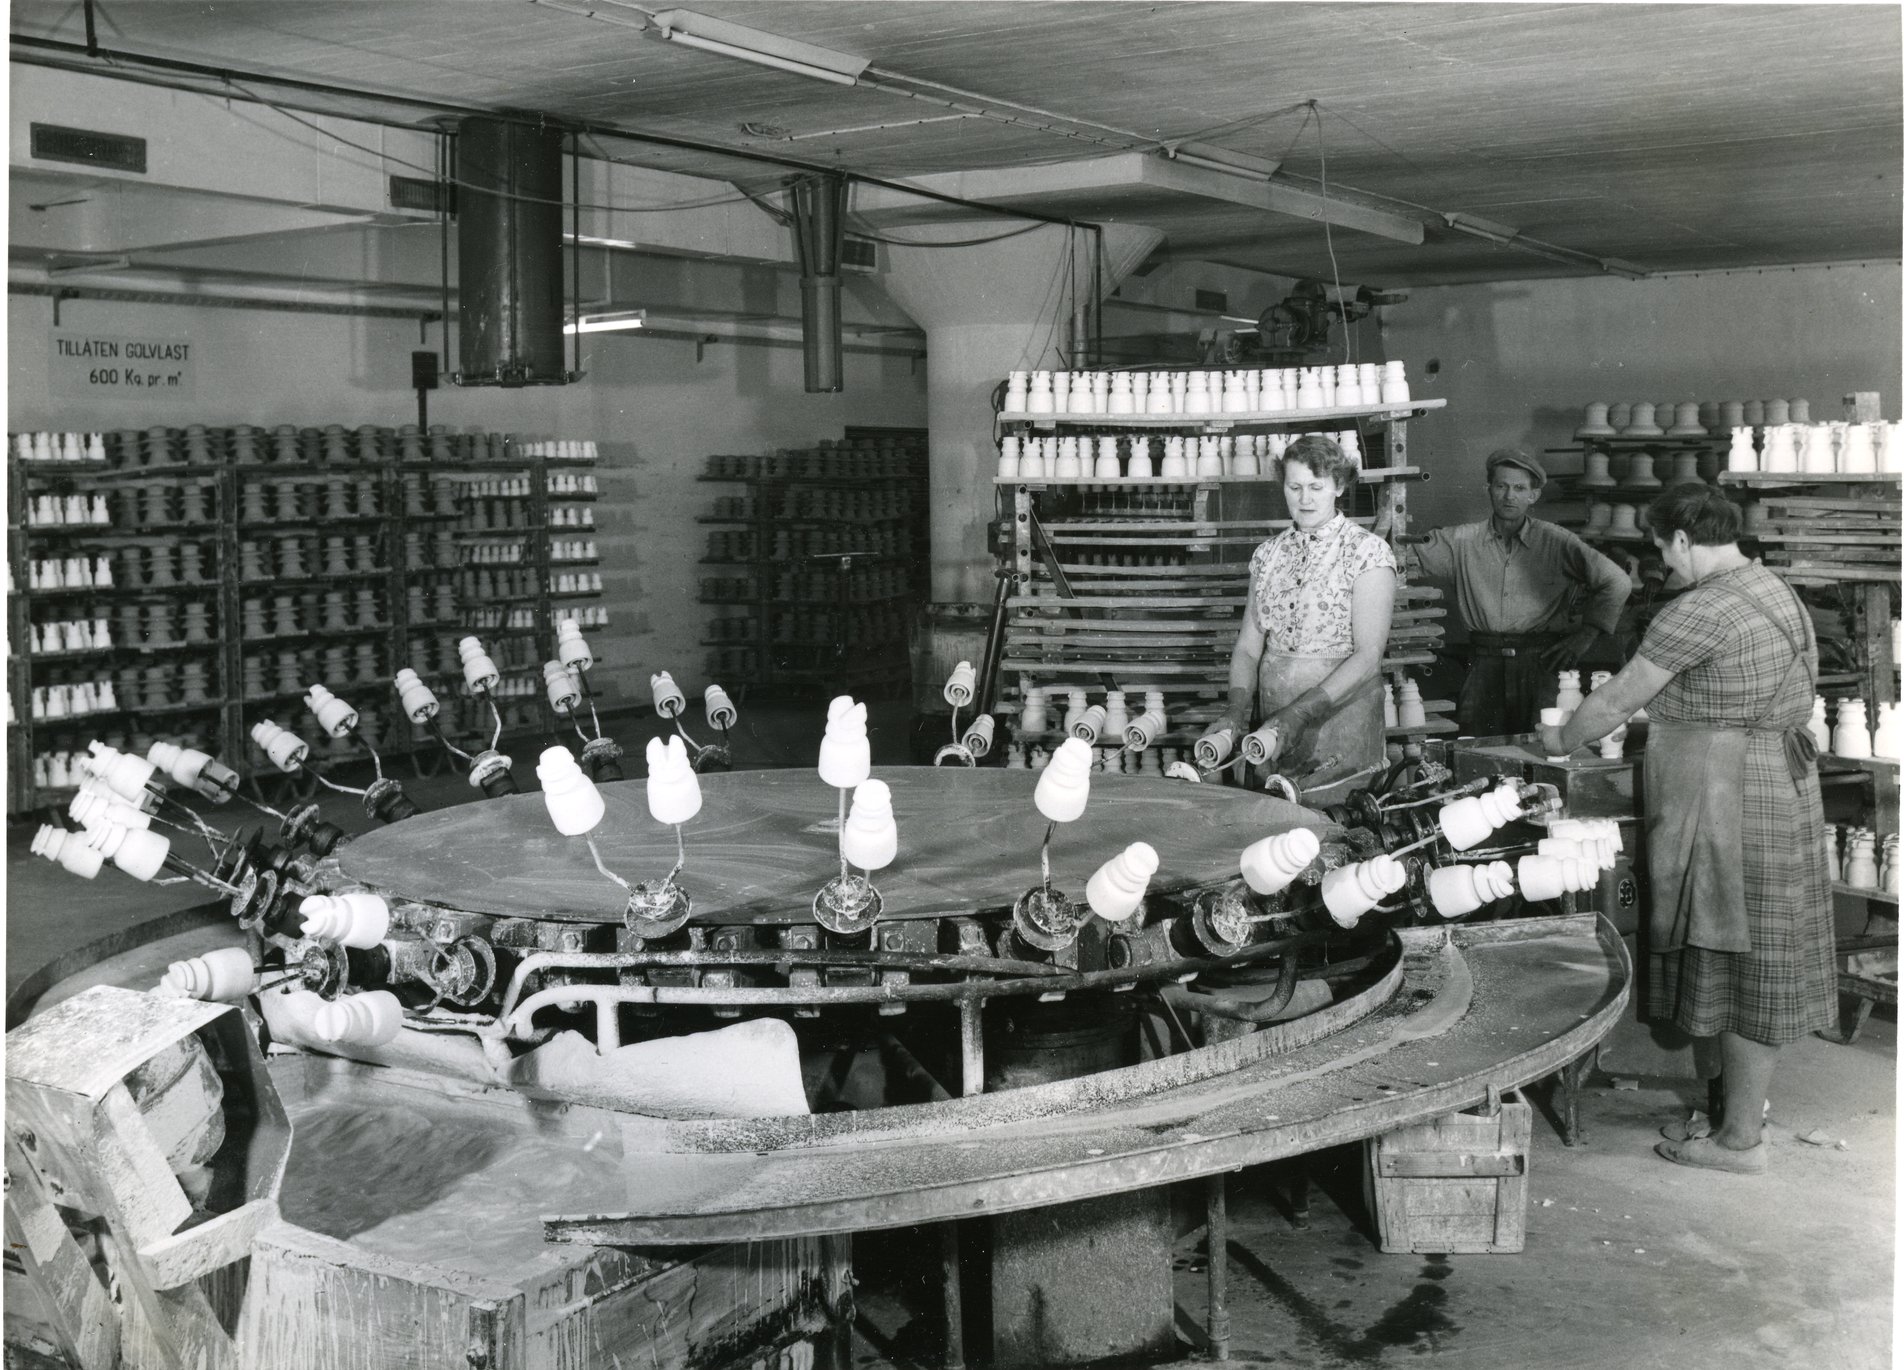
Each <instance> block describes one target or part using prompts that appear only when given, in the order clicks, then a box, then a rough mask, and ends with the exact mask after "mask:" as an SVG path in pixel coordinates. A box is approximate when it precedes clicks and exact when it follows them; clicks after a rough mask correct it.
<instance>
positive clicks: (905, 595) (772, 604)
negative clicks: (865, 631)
mask: <svg viewBox="0 0 1904 1370" xmlns="http://www.w3.org/2000/svg"><path fill="white" fill-rule="evenodd" d="M911 598H912V591H910V590H901V591H898V592H896V593H894V594H890V595H873V596H871V597H870V598H859V597H857V596H856V597H854V598H851V599H848V600H846V601H845V603H844V604H842V603H841V601H840V598H839V596H837V595H823V596H818V597H814V598H800V597H793V598H788V597H785V596H780V595H776V596H774V597H772V598H770V599H766V600H764V601H763V603H765V604H766V606H767V607H768V608H770V609H771V608H776V607H778V606H780V605H783V604H812V605H818V606H821V607H824V608H847V609H856V608H860V607H862V606H864V605H867V604H891V603H892V602H893V601H894V600H899V599H911ZM753 602H754V601H752V600H745V599H743V600H704V601H703V603H707V604H751V603H753Z"/></svg>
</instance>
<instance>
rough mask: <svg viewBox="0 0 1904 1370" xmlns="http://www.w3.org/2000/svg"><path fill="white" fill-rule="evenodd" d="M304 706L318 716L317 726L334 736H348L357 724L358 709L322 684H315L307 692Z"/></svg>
mask: <svg viewBox="0 0 1904 1370" xmlns="http://www.w3.org/2000/svg"><path fill="white" fill-rule="evenodd" d="M304 707H305V708H307V709H309V710H310V711H311V712H312V713H313V714H315V715H316V716H317V726H318V727H320V728H322V729H323V730H324V731H325V732H327V733H329V734H330V735H331V736H332V737H345V736H348V735H349V733H350V730H351V729H352V728H355V727H356V726H357V711H356V710H355V709H353V708H351V707H350V705H348V704H346V703H345V702H344V701H343V700H341V699H339V698H338V697H337V696H336V695H334V694H332V693H331V692H330V691H329V690H328V689H326V688H325V687H324V686H322V685H313V686H311V688H310V690H309V691H308V692H306V694H305V696H304Z"/></svg>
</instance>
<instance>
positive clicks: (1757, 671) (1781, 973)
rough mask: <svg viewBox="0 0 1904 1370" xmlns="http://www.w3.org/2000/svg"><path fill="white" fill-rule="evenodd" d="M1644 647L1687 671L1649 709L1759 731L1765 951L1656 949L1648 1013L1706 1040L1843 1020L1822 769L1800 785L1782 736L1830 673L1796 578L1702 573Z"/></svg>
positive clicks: (1751, 909) (1747, 859)
mask: <svg viewBox="0 0 1904 1370" xmlns="http://www.w3.org/2000/svg"><path fill="white" fill-rule="evenodd" d="M1721 584H1724V585H1728V586H1730V587H1731V588H1732V589H1733V590H1735V591H1738V592H1740V593H1742V594H1743V595H1744V597H1745V598H1744V599H1743V600H1741V599H1740V598H1739V596H1738V595H1737V594H1728V593H1725V592H1724V591H1723V590H1720V589H1719V588H1717V587H1718V586H1719V585H1721ZM1781 627H1782V628H1783V629H1784V631H1783V632H1781V631H1780V628H1781ZM1787 634H1789V635H1790V639H1789V640H1788V637H1787ZM1792 640H1796V641H1797V642H1799V643H1802V644H1803V645H1804V650H1805V656H1806V661H1805V663H1804V665H1803V666H1800V667H1798V668H1796V669H1788V668H1792V647H1791V641H1792ZM1639 654H1640V655H1641V656H1643V657H1645V658H1646V659H1647V660H1648V661H1650V662H1652V663H1653V664H1654V665H1656V666H1658V667H1660V668H1661V669H1662V670H1667V671H1671V672H1673V673H1674V674H1673V679H1672V680H1671V681H1670V682H1669V683H1668V684H1667V685H1666V687H1665V688H1664V689H1663V690H1661V691H1660V692H1659V694H1658V695H1657V696H1655V697H1654V699H1653V700H1652V702H1651V703H1650V704H1648V705H1647V713H1648V714H1649V716H1651V717H1653V718H1657V719H1661V720H1663V721H1666V722H1670V723H1688V724H1694V725H1698V724H1706V725H1719V726H1730V727H1739V728H1742V727H1744V726H1745V725H1747V724H1756V725H1757V726H1756V728H1755V730H1754V731H1753V732H1752V733H1751V734H1750V735H1749V739H1748V741H1747V744H1746V754H1745V796H1744V797H1745V806H1744V808H1745V812H1744V820H1745V821H1744V850H1743V851H1742V852H1740V853H1739V859H1740V862H1741V864H1742V866H1743V869H1744V886H1745V906H1746V908H1745V912H1746V923H1747V926H1748V927H1749V929H1750V931H1751V938H1752V950H1751V951H1749V952H1720V951H1711V950H1708V949H1705V948H1702V947H1693V946H1688V947H1685V948H1683V949H1682V950H1679V951H1674V952H1668V953H1665V954H1655V955H1653V956H1652V957H1651V958H1650V960H1649V965H1648V969H1649V971H1650V975H1649V981H1650V983H1649V985H1648V993H1647V1010H1648V1016H1649V1017H1651V1018H1653V1019H1654V1020H1663V1021H1670V1022H1672V1023H1674V1024H1675V1025H1677V1026H1678V1027H1679V1028H1681V1029H1682V1030H1683V1031H1686V1032H1689V1033H1691V1034H1693V1035H1694V1036H1697V1037H1710V1036H1714V1035H1716V1034H1718V1033H1720V1032H1736V1033H1738V1034H1739V1035H1740V1036H1741V1037H1745V1038H1748V1039H1750V1040H1751V1041H1754V1042H1762V1043H1764V1044H1765V1045H1767V1046H1782V1045H1784V1044H1785V1043H1787V1042H1791V1041H1796V1040H1797V1039H1798V1038H1800V1037H1802V1036H1804V1035H1805V1034H1806V1033H1808V1032H1812V1031H1814V1030H1817V1029H1821V1028H1830V1027H1832V1026H1833V1024H1834V1022H1835V1019H1836V1010H1837V992H1838V989H1837V986H1838V978H1837V966H1836V960H1835V951H1834V948H1835V929H1834V926H1833V918H1832V908H1831V877H1830V868H1829V866H1828V864H1827V861H1826V854H1825V819H1824V808H1823V804H1822V802H1821V800H1820V798H1819V791H1818V773H1817V771H1816V770H1815V769H1813V770H1811V771H1808V772H1807V773H1806V774H1805V775H1804V777H1803V778H1802V779H1800V780H1798V781H1796V782H1794V781H1793V780H1792V778H1791V773H1790V771H1789V770H1788V769H1787V766H1786V761H1785V753H1784V748H1783V745H1782V741H1781V733H1782V732H1783V730H1785V729H1788V728H1802V727H1804V726H1805V724H1806V722H1807V721H1808V720H1809V718H1810V716H1811V689H1812V684H1811V682H1812V681H1813V680H1815V679H1816V677H1817V670H1818V646H1817V642H1816V640H1815V638H1814V637H1813V636H1812V624H1811V616H1810V615H1809V614H1808V613H1806V612H1805V610H1804V607H1803V605H1801V604H1800V603H1799V600H1798V597H1797V596H1796V595H1795V594H1793V593H1792V591H1791V589H1790V588H1789V587H1788V586H1787V585H1786V584H1785V582H1784V581H1782V580H1780V579H1779V578H1778V576H1777V575H1775V574H1774V573H1772V572H1771V571H1768V570H1766V569H1765V568H1764V567H1763V566H1759V565H1757V564H1753V565H1750V566H1745V567H1741V568H1739V569H1738V570H1734V571H1727V572H1725V573H1723V574H1721V575H1718V576H1714V577H1712V578H1711V579H1709V580H1707V581H1703V582H1701V583H1700V584H1699V585H1697V586H1695V587H1693V588H1692V589H1691V590H1689V591H1687V592H1686V593H1685V594H1684V595H1682V596H1680V598H1679V599H1677V600H1675V601H1674V602H1673V603H1672V604H1670V605H1668V606H1667V607H1666V609H1665V610H1663V611H1662V612H1661V613H1660V614H1659V616H1658V617H1657V618H1655V619H1654V620H1653V623H1652V626H1651V627H1650V628H1649V629H1648V630H1647V632H1646V637H1645V640H1644V641H1642V642H1641V644H1640V653H1639ZM1774 686H1776V691H1774ZM1768 705H1769V707H1768Z"/></svg>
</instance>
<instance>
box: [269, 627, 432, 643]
mask: <svg viewBox="0 0 1904 1370" xmlns="http://www.w3.org/2000/svg"><path fill="white" fill-rule="evenodd" d="M412 626H414V625H412ZM389 631H390V625H389V624H387V623H375V624H370V625H368V626H359V627H353V628H310V629H306V630H305V631H303V632H296V633H274V634H272V635H271V636H270V637H247V638H245V646H247V647H268V646H274V645H276V644H278V643H283V642H302V641H304V640H305V639H307V638H313V637H376V636H380V635H381V634H384V633H387V632H389Z"/></svg>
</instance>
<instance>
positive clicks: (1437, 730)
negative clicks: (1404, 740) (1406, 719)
mask: <svg viewBox="0 0 1904 1370" xmlns="http://www.w3.org/2000/svg"><path fill="white" fill-rule="evenodd" d="M1460 731H1461V725H1460V724H1459V723H1456V722H1455V721H1454V720H1453V719H1452V718H1431V719H1429V720H1428V721H1427V722H1426V723H1423V724H1422V725H1421V726H1419V727H1406V728H1403V727H1397V728H1384V729H1382V736H1383V737H1431V736H1435V735H1438V734H1442V733H1458V732H1460Z"/></svg>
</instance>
